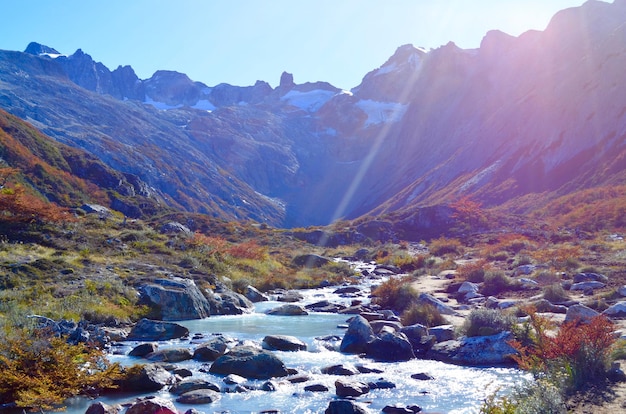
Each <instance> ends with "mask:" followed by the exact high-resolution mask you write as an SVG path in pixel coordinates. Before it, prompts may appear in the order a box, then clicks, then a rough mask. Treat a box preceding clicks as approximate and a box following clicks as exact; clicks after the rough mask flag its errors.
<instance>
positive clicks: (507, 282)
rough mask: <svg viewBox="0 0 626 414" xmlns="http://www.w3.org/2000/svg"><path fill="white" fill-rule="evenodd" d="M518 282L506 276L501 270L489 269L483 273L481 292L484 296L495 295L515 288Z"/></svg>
mask: <svg viewBox="0 0 626 414" xmlns="http://www.w3.org/2000/svg"><path fill="white" fill-rule="evenodd" d="M519 287H520V283H519V282H518V281H517V280H515V279H512V278H510V277H509V276H507V275H506V274H505V273H504V272H503V271H500V270H490V271H487V272H486V273H485V278H484V283H483V286H482V288H481V293H482V294H483V295H485V296H491V295H497V294H500V293H503V292H506V291H509V290H517V289H519Z"/></svg>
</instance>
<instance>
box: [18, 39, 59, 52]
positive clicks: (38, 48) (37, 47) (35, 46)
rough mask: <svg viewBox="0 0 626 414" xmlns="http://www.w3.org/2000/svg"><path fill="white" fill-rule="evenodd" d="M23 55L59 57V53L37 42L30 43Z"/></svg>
mask: <svg viewBox="0 0 626 414" xmlns="http://www.w3.org/2000/svg"><path fill="white" fill-rule="evenodd" d="M24 53H28V54H31V55H44V54H51V55H60V53H59V52H58V51H57V50H56V49H53V48H51V47H49V46H46V45H42V44H41V43H37V42H30V43H29V44H28V46H26V50H24Z"/></svg>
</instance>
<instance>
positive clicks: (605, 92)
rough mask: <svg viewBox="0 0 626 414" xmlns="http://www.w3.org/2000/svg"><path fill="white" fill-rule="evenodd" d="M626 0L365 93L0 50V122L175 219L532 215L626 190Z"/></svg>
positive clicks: (400, 58) (380, 71) (80, 55)
mask: <svg viewBox="0 0 626 414" xmlns="http://www.w3.org/2000/svg"><path fill="white" fill-rule="evenodd" d="M624 21H626V1H625V0H616V1H615V2H614V3H612V4H610V3H604V2H600V1H593V0H591V1H588V2H586V3H585V4H584V5H582V6H580V7H576V8H571V9H566V10H563V11H561V12H559V13H557V14H556V15H555V16H554V17H553V19H552V20H551V21H550V23H549V25H548V26H547V28H546V29H545V30H544V31H529V32H526V33H524V34H522V35H520V36H519V37H513V36H509V35H507V34H505V33H502V32H498V31H492V32H489V33H487V34H486V36H485V37H484V39H483V41H482V43H481V46H480V48H478V49H473V50H464V49H461V48H458V47H457V46H456V45H454V44H453V43H449V44H447V45H445V46H442V47H440V48H437V49H434V50H430V51H428V52H427V51H424V50H421V49H418V48H415V47H413V46H412V45H404V46H401V47H399V48H398V49H397V51H396V53H395V54H394V55H393V56H391V57H390V58H389V59H388V60H387V61H386V62H385V63H384V64H383V65H381V66H380V67H379V68H377V69H375V70H372V71H371V72H370V73H368V74H367V75H366V76H365V77H364V78H363V80H362V82H361V84H360V85H359V86H357V87H355V88H354V89H352V90H351V91H343V90H339V89H338V88H335V87H334V86H332V85H330V84H328V83H326V82H312V83H305V84H297V83H295V81H294V77H293V75H291V74H288V73H283V75H282V76H281V79H280V84H279V86H277V87H276V88H272V87H271V86H270V85H269V84H268V83H266V82H263V81H257V82H256V84H255V85H252V86H245V87H239V86H232V85H228V84H219V85H216V86H212V87H210V86H207V85H205V84H203V83H201V82H195V81H192V80H191V79H189V78H188V77H187V76H186V75H185V74H182V73H178V72H172V71H157V72H156V73H155V74H154V75H153V76H152V77H151V78H149V79H146V80H141V79H138V78H137V76H136V75H135V73H134V71H133V70H132V68H131V67H129V66H124V67H121V66H120V67H118V68H117V69H115V70H113V71H110V70H109V69H108V68H106V67H105V66H104V65H102V64H101V63H99V62H95V61H94V60H93V59H92V58H91V56H89V55H88V54H85V53H84V52H82V51H81V50H78V51H76V52H75V53H74V54H72V55H69V56H66V55H62V54H60V53H58V52H57V51H56V50H54V49H53V48H51V47H47V46H43V45H40V44H35V43H32V44H30V45H29V46H28V47H27V49H26V51H25V52H23V53H21V52H13V51H0V107H1V108H3V109H5V110H6V111H8V112H10V113H12V114H13V115H15V116H18V117H20V118H22V119H24V120H26V121H28V122H30V123H31V124H32V125H34V126H35V127H36V128H39V129H40V130H41V131H42V132H44V133H45V134H47V135H49V136H51V137H53V138H54V139H56V140H58V141H59V142H61V143H64V144H67V145H69V146H72V147H77V148H82V149H84V150H86V151H88V152H89V153H91V154H92V155H93V156H95V157H97V158H98V159H100V160H101V161H102V162H103V163H105V164H106V165H108V166H110V167H111V168H113V169H115V170H117V171H119V172H121V173H122V174H131V175H132V176H134V177H137V178H138V179H139V180H141V181H142V182H144V183H145V184H146V185H147V186H148V187H149V188H153V189H154V191H155V193H158V194H159V197H160V198H161V200H162V202H163V203H164V204H166V205H167V206H168V207H169V208H172V209H177V210H185V211H193V212H200V213H206V214H210V215H214V216H219V217H223V218H226V219H236V220H242V219H251V220H255V221H258V222H265V223H268V224H270V225H274V226H282V227H297V226H307V225H314V224H328V223H330V222H333V221H334V220H336V219H338V218H357V217H359V216H362V215H369V216H373V217H382V218H384V217H387V216H389V215H390V214H394V213H401V214H402V215H403V216H405V217H408V216H411V215H412V214H417V215H419V211H420V209H424V208H425V207H428V206H434V205H439V204H447V203H450V202H452V201H454V200H458V199H459V198H460V197H462V196H468V195H469V196H471V197H472V199H474V200H476V201H479V202H481V203H482V204H483V205H485V206H502V207H503V208H507V209H508V210H509V211H512V212H517V213H522V212H527V211H529V210H530V209H533V208H537V207H540V206H541V205H544V204H545V203H547V202H549V201H550V200H551V199H554V198H556V197H559V196H563V195H566V194H570V193H572V192H574V191H577V190H580V189H585V188H593V187H600V186H606V185H617V184H622V183H624V179H625V178H626V173H625V171H626V168H625V167H626V161H625V160H626V153H625V147H624V143H625V142H626V139H625V138H626V101H625V99H624V96H626V83H625V82H624V79H623V74H622V73H623V68H624V67H626V65H625V64H626V26H625V25H623V22H624Z"/></svg>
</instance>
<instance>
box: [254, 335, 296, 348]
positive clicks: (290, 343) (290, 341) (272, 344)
mask: <svg viewBox="0 0 626 414" xmlns="http://www.w3.org/2000/svg"><path fill="white" fill-rule="evenodd" d="M262 345H263V348H265V349H269V350H274V351H306V349H307V345H306V344H305V343H304V342H302V341H301V340H299V339H298V338H296V337H295V336H288V335H267V336H266V337H265V338H263V343H262Z"/></svg>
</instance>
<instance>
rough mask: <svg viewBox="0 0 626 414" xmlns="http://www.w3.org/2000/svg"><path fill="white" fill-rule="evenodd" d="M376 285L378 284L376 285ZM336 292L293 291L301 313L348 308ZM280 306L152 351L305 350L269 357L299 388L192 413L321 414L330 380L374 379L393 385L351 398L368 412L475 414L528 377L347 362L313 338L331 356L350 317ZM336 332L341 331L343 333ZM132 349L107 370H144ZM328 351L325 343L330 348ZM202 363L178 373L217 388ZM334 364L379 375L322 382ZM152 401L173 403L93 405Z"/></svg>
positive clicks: (262, 306) (118, 352)
mask: <svg viewBox="0 0 626 414" xmlns="http://www.w3.org/2000/svg"><path fill="white" fill-rule="evenodd" d="M364 283H366V284H365V285H363V286H362V288H363V293H362V294H361V295H362V297H357V299H359V300H363V301H368V300H369V299H367V295H368V294H369V288H370V286H369V285H368V284H367V283H372V281H369V282H364ZM375 283H380V280H377V281H376V282H375ZM335 290H336V287H326V288H320V289H313V290H302V291H299V292H300V293H301V294H302V295H303V296H304V300H303V301H301V302H298V304H300V305H303V306H304V305H306V304H309V303H314V302H317V301H320V300H324V299H326V300H329V301H331V302H334V303H341V302H342V303H344V304H349V303H350V302H351V301H352V300H354V299H355V297H341V296H338V295H337V294H334V293H333V292H334V291H335ZM282 304H284V303H282V302H277V301H269V302H260V303H257V304H256V305H255V306H256V307H255V312H254V313H251V314H246V315H237V316H211V317H210V318H206V319H201V320H188V321H182V322H178V323H179V324H181V325H183V326H185V327H187V328H188V329H189V331H190V333H191V335H190V338H192V339H190V338H186V339H180V340H173V341H166V342H161V343H159V349H164V348H167V347H180V346H181V345H185V346H191V347H194V346H196V345H197V344H199V343H201V342H202V339H193V338H194V336H198V335H201V336H202V337H204V338H205V339H206V338H208V337H210V336H211V335H212V334H215V333H220V334H224V335H227V336H230V337H232V338H235V339H237V340H239V341H252V342H255V343H257V344H260V343H261V341H262V340H263V338H264V337H265V336H266V335H291V336H295V337H297V338H298V339H300V340H302V341H303V342H305V343H306V344H307V346H308V348H307V350H306V351H297V352H282V351H273V352H275V353H276V355H277V356H278V357H279V358H280V359H281V360H282V361H283V362H284V363H285V365H286V366H287V367H288V368H295V369H296V370H297V371H298V372H299V373H302V374H306V375H307V376H308V377H309V380H308V381H306V382H303V383H296V384H292V383H290V382H287V381H281V380H280V379H279V380H278V381H277V382H278V383H279V384H280V385H279V386H278V387H277V390H276V391H273V392H267V391H256V390H255V391H250V392H246V393H234V392H233V393H222V394H221V399H220V400H218V401H216V402H213V403H211V404H204V405H199V406H195V407H193V408H195V409H197V410H198V411H200V412H204V413H260V412H264V411H270V412H281V413H323V412H324V410H325V409H326V408H327V407H328V403H329V401H331V400H332V399H334V398H336V396H335V392H334V390H335V386H334V383H335V381H336V380H337V379H343V380H346V379H347V380H349V381H362V382H366V383H367V382H374V381H377V380H380V379H384V380H388V381H391V382H393V383H394V384H395V388H393V389H376V390H372V391H370V392H369V393H367V394H365V395H363V396H361V397H358V398H357V399H356V400H357V401H359V402H362V403H363V404H364V405H366V406H367V408H368V409H369V410H371V412H373V413H375V412H381V410H382V409H383V408H384V407H385V406H387V405H401V406H408V405H418V406H420V407H421V408H422V412H426V413H433V412H438V413H477V412H478V410H479V407H480V406H481V404H482V402H483V401H484V399H485V398H486V397H488V396H489V395H491V394H493V393H494V392H507V391H508V390H511V388H512V387H513V386H514V385H515V384H519V383H521V382H522V381H524V380H525V379H528V378H529V377H528V375H527V374H525V373H523V372H521V371H519V370H517V369H514V368H475V367H462V366H457V365H452V364H447V363H443V362H438V361H431V360H422V359H413V360H410V361H407V362H394V363H389V362H384V363H383V362H375V361H372V360H367V359H363V358H360V357H358V356H357V355H346V354H342V353H339V352H337V351H336V350H332V349H328V348H329V346H328V344H329V342H328V340H325V341H321V340H319V339H318V338H320V337H328V336H331V335H335V336H336V337H337V340H336V341H335V344H334V345H336V347H335V348H336V349H338V347H339V342H340V340H341V339H340V338H342V337H343V334H344V332H345V326H346V323H347V322H346V321H347V319H348V318H349V317H350V315H339V314H331V313H310V314H309V315H305V316H274V315H267V314H265V311H266V310H269V309H272V308H275V307H278V306H280V305H282ZM342 325H343V326H342ZM137 344H138V342H132V341H128V342H123V343H120V344H118V346H116V347H114V350H115V352H114V353H113V354H112V355H110V357H109V358H110V360H111V361H112V362H118V363H120V364H122V365H125V366H128V365H133V364H135V363H139V362H143V361H145V360H142V359H141V358H136V357H129V356H127V353H128V352H129V351H130V350H131V349H132V348H133V347H135V346H136V345H137ZM331 344H332V341H331ZM202 364H203V363H200V362H197V361H193V360H189V361H184V362H180V363H178V364H177V365H178V366H180V367H181V368H187V369H189V370H191V371H192V372H193V377H192V378H204V379H208V380H210V381H211V382H214V383H216V384H219V385H220V386H224V383H223V377H221V376H217V375H213V374H209V373H207V372H201V367H202ZM335 364H344V365H345V364H353V365H363V364H365V365H367V366H368V367H373V368H378V369H380V370H382V371H383V373H368V374H358V375H354V376H350V377H345V376H344V377H339V376H336V375H328V374H322V373H321V369H322V368H323V367H327V366H330V365H335ZM417 373H426V374H428V375H430V376H431V377H432V378H433V379H430V380H416V379H413V378H411V375H413V374H417ZM264 382H265V381H255V380H248V381H247V383H246V384H251V385H253V386H255V385H256V386H260V385H261V384H262V383H264ZM311 384H323V385H326V386H327V387H328V389H329V391H327V392H310V391H305V390H304V387H305V386H306V385H311ZM147 395H155V396H159V397H163V398H166V399H169V400H172V401H174V400H175V398H176V396H174V395H172V394H170V393H169V392H168V391H167V390H165V389H164V390H161V391H159V392H156V393H155V392H152V393H150V394H144V395H137V394H133V395H123V394H113V395H111V396H106V397H101V398H99V399H98V401H103V402H105V403H107V404H118V403H123V402H129V401H132V400H134V399H135V398H136V397H140V396H147ZM92 402H93V401H92V400H85V399H75V400H72V401H71V404H70V406H69V407H68V409H67V413H69V414H83V413H84V412H85V411H86V409H87V408H88V406H89V405H90V404H91V403H92ZM175 405H176V407H177V408H178V410H179V411H180V412H181V413H183V412H185V411H187V410H188V409H189V408H192V407H191V406H189V405H184V404H178V403H175Z"/></svg>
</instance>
